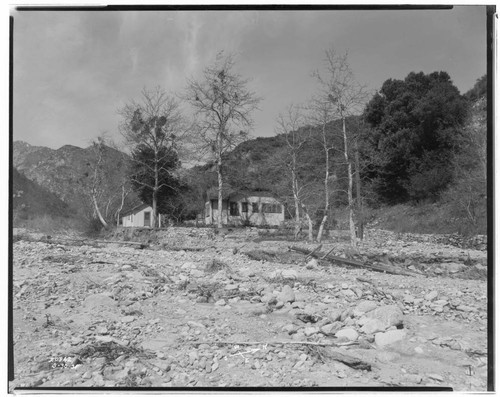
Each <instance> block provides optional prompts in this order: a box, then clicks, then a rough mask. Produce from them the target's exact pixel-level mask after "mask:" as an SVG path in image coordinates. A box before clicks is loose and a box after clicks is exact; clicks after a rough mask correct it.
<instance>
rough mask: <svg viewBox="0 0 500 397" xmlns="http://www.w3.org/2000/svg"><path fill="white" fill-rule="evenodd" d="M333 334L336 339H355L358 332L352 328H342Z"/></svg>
mask: <svg viewBox="0 0 500 397" xmlns="http://www.w3.org/2000/svg"><path fill="white" fill-rule="evenodd" d="M335 336H336V337H337V338H338V339H347V340H350V341H355V340H357V339H358V333H357V332H356V330H355V329H353V328H344V329H341V330H340V331H338V332H337V333H336V334H335Z"/></svg>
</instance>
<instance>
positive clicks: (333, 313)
mask: <svg viewBox="0 0 500 397" xmlns="http://www.w3.org/2000/svg"><path fill="white" fill-rule="evenodd" d="M326 315H327V317H328V318H329V319H330V320H331V321H332V322H335V321H339V320H340V317H341V316H342V309H331V310H329V311H328V312H327V313H326Z"/></svg>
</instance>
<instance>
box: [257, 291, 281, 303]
mask: <svg viewBox="0 0 500 397" xmlns="http://www.w3.org/2000/svg"><path fill="white" fill-rule="evenodd" d="M260 301H261V302H262V303H266V304H268V305H274V304H275V303H277V302H278V299H277V298H276V296H275V295H274V294H273V293H271V292H268V293H266V294H265V295H264V296H262V297H261V298H260Z"/></svg>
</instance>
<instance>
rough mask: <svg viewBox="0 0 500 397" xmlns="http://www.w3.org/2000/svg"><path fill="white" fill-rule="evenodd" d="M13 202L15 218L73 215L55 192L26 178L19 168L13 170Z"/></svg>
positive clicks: (26, 218)
mask: <svg viewBox="0 0 500 397" xmlns="http://www.w3.org/2000/svg"><path fill="white" fill-rule="evenodd" d="M12 194H13V197H12V204H13V211H14V220H15V221H16V220H28V219H33V218H35V217H37V216H41V215H48V216H54V217H73V216H74V212H73V211H71V209H70V207H69V206H68V204H66V203H65V202H64V201H62V200H61V199H60V198H59V197H57V196H56V195H55V194H53V193H51V192H49V191H48V190H47V189H45V188H43V187H41V186H40V185H38V184H37V183H36V182H33V181H31V180H29V179H28V178H26V177H25V176H24V175H23V174H22V173H20V172H19V171H18V170H17V169H15V168H14V169H13V170H12Z"/></svg>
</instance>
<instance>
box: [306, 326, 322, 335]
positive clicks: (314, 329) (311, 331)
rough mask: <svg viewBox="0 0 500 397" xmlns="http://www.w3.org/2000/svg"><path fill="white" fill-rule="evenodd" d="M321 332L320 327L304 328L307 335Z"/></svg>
mask: <svg viewBox="0 0 500 397" xmlns="http://www.w3.org/2000/svg"><path fill="white" fill-rule="evenodd" d="M318 332H319V329H318V328H316V327H305V328H304V335H305V336H311V335H314V334H317V333H318Z"/></svg>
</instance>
